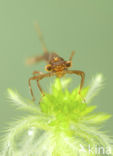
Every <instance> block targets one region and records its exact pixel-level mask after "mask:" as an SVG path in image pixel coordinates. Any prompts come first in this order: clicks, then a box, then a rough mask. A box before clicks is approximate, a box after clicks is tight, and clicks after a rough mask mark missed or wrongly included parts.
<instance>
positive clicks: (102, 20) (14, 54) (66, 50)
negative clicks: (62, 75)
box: [0, 0, 113, 135]
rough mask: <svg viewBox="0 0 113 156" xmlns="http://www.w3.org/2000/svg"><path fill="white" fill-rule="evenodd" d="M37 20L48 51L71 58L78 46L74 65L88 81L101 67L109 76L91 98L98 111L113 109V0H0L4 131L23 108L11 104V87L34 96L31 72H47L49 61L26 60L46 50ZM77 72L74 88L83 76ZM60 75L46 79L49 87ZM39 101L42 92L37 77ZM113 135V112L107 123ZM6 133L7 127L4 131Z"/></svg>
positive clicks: (0, 102) (1, 126) (0, 115)
mask: <svg viewBox="0 0 113 156" xmlns="http://www.w3.org/2000/svg"><path fill="white" fill-rule="evenodd" d="M35 21H38V23H39V25H40V28H41V31H42V33H43V36H44V39H45V42H46V44H47V48H48V50H49V51H55V52H57V54H59V55H60V56H62V57H63V58H65V59H66V60H68V58H69V56H70V54H71V51H72V50H75V51H76V55H75V57H74V58H73V66H72V69H78V70H83V71H84V72H85V73H86V79H85V86H87V85H88V84H89V82H90V80H91V79H92V77H93V76H95V75H96V74H97V73H102V74H103V75H104V79H105V86H104V88H103V90H101V92H100V93H99V95H98V96H97V97H95V98H94V99H93V101H92V104H96V105H97V106H98V108H97V111H98V112H106V113H110V114H113V99H112V98H113V95H112V94H113V69H112V68H113V1H112V0H109V1H107V0H69V1H68V0H32V1H31V0H19V1H17V0H10V1H7V0H1V1H0V131H2V130H3V129H4V128H6V127H7V124H8V123H10V122H11V121H12V120H15V118H16V117H17V116H19V115H20V112H19V111H18V110H16V108H15V107H13V106H12V105H11V102H10V100H9V99H8V94H7V88H12V89H16V90H17V91H18V92H19V93H20V94H21V95H22V96H24V97H26V98H29V99H31V95H30V91H29V87H28V78H29V77H31V76H32V72H33V71H34V70H39V71H42V72H44V68H45V63H44V62H42V63H39V64H36V65H33V66H30V67H27V66H25V60H26V58H28V57H31V56H34V55H40V54H42V53H43V51H42V48H41V44H40V41H39V39H38V37H37V34H36V31H35V28H34V23H35ZM66 77H71V78H72V80H73V81H72V83H71V84H70V90H72V89H73V88H74V87H76V86H78V85H79V83H80V78H79V77H77V76H76V77H75V76H72V75H71V76H69V75H68V76H66ZM54 79H55V78H51V79H50V78H49V79H48V78H46V79H44V80H42V81H41V85H42V88H43V89H44V90H45V91H48V90H49V86H50V84H51V83H52V81H53V80H54ZM32 86H33V90H34V92H35V96H36V99H37V100H36V103H37V104H38V101H39V99H40V92H39V90H38V89H37V87H36V82H32ZM105 129H106V130H108V131H109V134H111V135H113V117H112V118H111V119H110V120H109V121H108V122H107V123H106V124H105ZM0 134H1V135H2V132H1V133H0Z"/></svg>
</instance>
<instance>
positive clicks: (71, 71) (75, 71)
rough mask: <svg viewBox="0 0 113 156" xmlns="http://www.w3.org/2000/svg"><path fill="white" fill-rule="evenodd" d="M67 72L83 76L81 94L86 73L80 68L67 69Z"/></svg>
mask: <svg viewBox="0 0 113 156" xmlns="http://www.w3.org/2000/svg"><path fill="white" fill-rule="evenodd" d="M67 73H68V74H77V75H79V76H81V82H80V89H79V94H80V92H81V89H82V87H83V85H84V79H85V73H84V72H83V71H80V70H67Z"/></svg>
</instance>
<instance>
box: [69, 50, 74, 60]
mask: <svg viewBox="0 0 113 156" xmlns="http://www.w3.org/2000/svg"><path fill="white" fill-rule="evenodd" d="M74 55H75V51H72V53H71V56H70V58H69V61H72V58H73V56H74Z"/></svg>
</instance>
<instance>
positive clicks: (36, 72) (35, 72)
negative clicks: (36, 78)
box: [32, 70, 43, 75]
mask: <svg viewBox="0 0 113 156" xmlns="http://www.w3.org/2000/svg"><path fill="white" fill-rule="evenodd" d="M32 74H33V75H35V74H43V73H42V72H40V71H37V70H36V71H34V72H33V73H32Z"/></svg>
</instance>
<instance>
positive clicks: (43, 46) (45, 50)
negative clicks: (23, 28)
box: [35, 23, 48, 53]
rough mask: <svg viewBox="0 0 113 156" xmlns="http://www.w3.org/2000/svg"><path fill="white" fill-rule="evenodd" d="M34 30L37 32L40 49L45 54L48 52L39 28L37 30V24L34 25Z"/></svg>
mask: <svg viewBox="0 0 113 156" xmlns="http://www.w3.org/2000/svg"><path fill="white" fill-rule="evenodd" d="M35 29H36V32H37V34H38V36H39V39H40V42H41V44H42V49H43V51H44V53H47V52H48V50H47V48H46V44H45V42H44V39H43V35H42V33H41V31H40V28H39V25H38V24H37V23H35Z"/></svg>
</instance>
